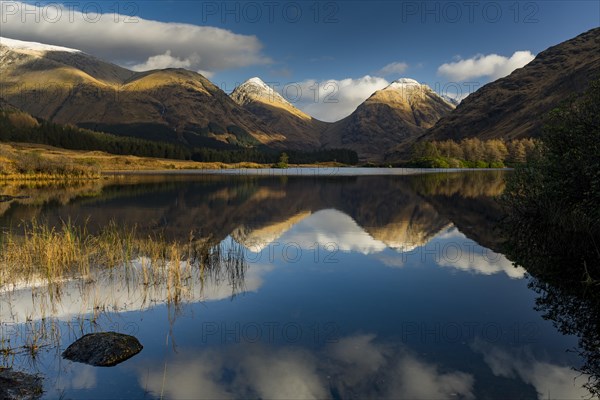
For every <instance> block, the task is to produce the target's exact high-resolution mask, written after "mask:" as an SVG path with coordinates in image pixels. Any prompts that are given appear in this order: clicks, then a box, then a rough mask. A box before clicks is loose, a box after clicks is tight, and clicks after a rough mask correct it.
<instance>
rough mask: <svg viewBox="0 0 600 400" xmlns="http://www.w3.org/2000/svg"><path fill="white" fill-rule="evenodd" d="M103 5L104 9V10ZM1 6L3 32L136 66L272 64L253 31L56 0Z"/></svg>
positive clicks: (214, 68)
mask: <svg viewBox="0 0 600 400" xmlns="http://www.w3.org/2000/svg"><path fill="white" fill-rule="evenodd" d="M94 4H96V5H97V6H98V7H102V5H103V4H104V3H94ZM105 8H106V9H105V10H102V11H104V12H108V11H109V9H108V6H106V7H105ZM0 10H2V19H3V20H2V35H3V36H6V37H9V38H13V39H20V40H27V41H36V42H41V43H48V42H51V43H48V44H57V45H62V46H68V47H73V48H76V49H79V50H82V51H84V52H86V53H89V54H92V55H94V56H96V57H99V58H101V59H105V60H109V61H112V62H115V63H118V64H120V65H123V66H126V67H135V68H136V69H138V70H142V69H149V68H165V67H184V68H188V69H192V70H195V71H205V72H206V71H211V72H215V71H219V70H223V69H227V68H237V67H245V66H250V65H262V64H268V63H270V59H269V58H267V57H265V56H264V55H263V54H262V53H261V49H262V44H261V43H260V41H259V40H258V38H257V37H256V36H253V35H240V34H235V33H233V32H231V31H229V30H225V29H221V28H215V27H210V26H198V25H191V24H182V23H166V22H159V21H152V20H147V19H143V18H140V17H135V19H134V20H133V21H131V22H129V23H128V22H125V18H127V17H126V16H123V15H118V14H112V13H106V14H97V15H93V14H90V13H88V14H83V13H81V12H78V11H74V10H73V9H72V6H68V7H67V6H64V5H60V4H58V3H52V6H51V8H50V7H47V8H41V7H38V6H35V5H33V4H25V3H21V2H14V1H0Z"/></svg>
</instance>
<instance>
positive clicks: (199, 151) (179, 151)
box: [0, 110, 358, 164]
mask: <svg viewBox="0 0 600 400" xmlns="http://www.w3.org/2000/svg"><path fill="white" fill-rule="evenodd" d="M0 142H22V143H37V144H46V145H50V146H56V147H61V148H64V149H69V150H98V151H104V152H107V153H111V154H117V155H134V156H140V157H155V158H168V159H175V160H193V161H198V162H225V163H236V162H243V161H248V162H256V163H262V164H273V163H276V162H277V161H278V160H279V157H280V156H281V153H282V150H274V149H270V148H267V147H264V146H261V147H255V148H252V147H237V146H229V148H228V149H214V148H209V147H190V146H187V145H185V144H183V143H182V144H174V143H167V142H160V141H152V140H144V139H140V138H134V137H128V136H117V135H113V134H109V133H102V132H95V131H91V130H88V129H82V128H79V127H76V126H73V125H61V124H56V123H53V122H48V121H43V120H38V119H36V118H33V117H32V116H30V115H29V114H26V113H22V112H19V111H6V110H4V111H3V110H0ZM285 152H286V153H287V154H288V156H289V162H290V163H294V164H305V163H306V164H308V163H316V162H328V161H337V162H340V163H343V164H356V163H358V156H357V154H356V152H355V151H352V150H347V149H327V150H316V151H295V150H285Z"/></svg>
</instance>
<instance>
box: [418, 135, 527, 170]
mask: <svg viewBox="0 0 600 400" xmlns="http://www.w3.org/2000/svg"><path fill="white" fill-rule="evenodd" d="M535 146H536V141H535V140H533V139H515V140H511V141H508V142H505V141H504V140H502V139H492V140H480V139H478V138H469V139H463V140H461V141H460V142H455V141H453V140H445V141H441V142H438V141H430V142H427V141H426V142H419V143H416V144H415V145H414V146H413V154H412V159H411V161H410V165H411V166H413V167H422V168H504V167H506V166H515V165H518V164H522V163H524V162H525V161H526V160H527V158H528V157H529V156H530V155H531V154H532V152H533V151H534V149H535Z"/></svg>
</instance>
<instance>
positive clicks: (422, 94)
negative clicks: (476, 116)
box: [323, 78, 454, 161]
mask: <svg viewBox="0 0 600 400" xmlns="http://www.w3.org/2000/svg"><path fill="white" fill-rule="evenodd" d="M453 109H454V105H453V104H451V103H450V102H448V101H446V100H444V99H443V98H442V97H440V96H439V95H438V94H436V93H435V92H434V91H433V90H432V89H431V88H430V87H429V86H427V85H422V84H420V83H419V82H417V81H415V80H413V79H409V78H402V79H398V80H396V81H394V82H392V83H391V84H390V85H389V86H387V87H386V88H384V89H382V90H378V91H376V92H375V93H373V94H372V95H371V97H369V98H368V99H367V100H365V101H364V102H363V103H362V104H361V105H359V106H358V107H357V109H356V110H355V111H354V112H353V113H352V114H350V115H349V116H348V117H346V118H344V119H342V120H341V121H338V122H336V123H335V124H333V126H332V127H331V128H329V129H328V130H327V131H326V132H325V134H324V136H323V144H324V145H325V146H326V147H330V148H334V147H338V148H349V149H352V150H355V151H356V152H357V153H358V154H359V157H360V158H361V159H364V160H373V161H381V160H383V158H384V154H385V152H386V151H387V150H388V149H391V148H393V147H394V146H396V145H398V144H399V143H402V142H405V141H411V140H414V139H415V138H416V137H417V136H419V135H421V134H423V133H424V132H425V131H426V129H428V128H431V127H432V126H433V125H434V124H435V123H436V122H437V121H438V120H439V119H440V118H441V117H443V116H444V115H446V114H448V113H449V112H450V111H452V110H453Z"/></svg>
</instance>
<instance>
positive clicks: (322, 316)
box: [0, 172, 590, 399]
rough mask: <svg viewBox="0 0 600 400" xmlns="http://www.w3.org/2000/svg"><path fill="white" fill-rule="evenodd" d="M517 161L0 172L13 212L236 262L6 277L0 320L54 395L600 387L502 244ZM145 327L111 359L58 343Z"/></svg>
mask: <svg viewBox="0 0 600 400" xmlns="http://www.w3.org/2000/svg"><path fill="white" fill-rule="evenodd" d="M504 177H505V175H504V173H501V172H468V173H456V172H455V173H446V174H427V175H414V176H337V175H336V174H329V175H325V176H247V175H246V176H244V175H243V174H237V175H236V174H233V175H226V176H225V175H211V176H199V175H194V176H144V177H134V176H130V177H121V178H110V179H106V180H104V181H103V182H96V183H90V184H83V185H80V186H77V187H49V188H27V187H9V186H4V187H1V188H0V193H4V194H13V195H25V196H28V197H27V198H22V199H16V200H13V201H11V202H5V203H0V213H1V216H0V226H2V227H3V229H4V230H6V229H11V227H14V226H17V225H18V224H19V223H20V221H23V220H25V221H26V220H29V219H31V218H33V217H35V218H37V219H38V220H40V221H45V223H47V224H50V225H56V224H58V223H59V221H61V220H63V221H66V220H70V221H73V223H75V224H81V225H83V224H85V225H86V226H87V227H88V229H89V230H90V231H92V232H94V231H97V230H100V229H101V228H102V227H103V226H105V225H106V224H108V223H110V221H116V222H117V223H119V224H123V225H126V226H136V232H137V233H138V234H139V235H142V236H143V235H149V234H155V233H156V232H160V234H161V235H162V236H164V238H165V240H181V241H189V240H192V241H198V240H202V241H205V242H207V243H210V244H211V245H213V246H217V247H218V248H219V249H220V251H221V252H222V253H223V254H228V255H229V256H230V258H235V262H234V263H229V264H228V266H225V267H223V268H222V269H220V270H216V271H212V272H210V273H203V272H201V271H198V270H195V271H191V272H190V274H189V277H188V279H186V281H185V283H184V284H183V287H181V288H179V290H180V292H179V293H178V296H177V297H176V298H174V297H173V296H172V293H170V290H171V288H170V287H169V286H168V285H167V284H166V283H165V282H156V283H155V284H152V285H147V284H144V283H143V282H142V280H141V279H138V278H136V277H138V275H136V268H137V267H138V266H139V265H138V264H139V263H140V262H142V261H141V260H136V261H135V262H134V263H132V265H130V266H128V267H127V268H122V269H119V268H115V269H113V270H110V271H106V270H104V271H95V272H93V273H92V275H91V276H87V277H82V278H81V279H77V277H75V278H70V279H67V280H65V281H64V282H62V283H61V284H60V285H58V286H56V285H51V286H50V287H49V286H47V285H46V284H45V283H44V282H43V280H41V281H23V282H13V283H12V284H10V285H9V284H7V283H6V282H5V283H4V284H3V286H2V287H1V288H0V316H1V317H0V320H1V321H2V327H1V329H2V332H1V335H2V338H3V339H10V340H11V345H13V346H18V345H20V344H26V343H29V342H31V341H33V340H36V343H39V344H40V350H39V352H38V353H37V354H36V355H35V357H33V358H32V357H31V356H30V355H28V354H23V353H17V354H14V355H11V356H10V357H4V358H3V360H2V363H3V365H5V366H12V367H13V368H15V369H17V370H24V371H30V372H36V373H40V374H41V375H42V376H43V377H44V387H45V394H44V396H45V397H47V398H57V397H61V398H82V399H83V398H173V399H192V398H193V399H196V398H211V399H212V398H277V399H280V398H295V399H297V398H366V397H369V398H409V399H445V398H458V399H461V398H465V399H473V398H478V399H479V398H489V399H494V398H503V399H507V398H522V399H548V398H551V399H565V398H568V399H576V398H582V397H589V395H590V394H589V392H588V391H586V390H585V389H583V388H582V385H583V384H584V383H585V382H586V380H587V377H586V375H581V374H580V373H579V372H576V371H575V370H574V369H573V368H574V367H578V366H579V365H580V364H581V362H582V360H580V359H579V358H578V356H577V354H576V353H574V352H567V351H566V350H567V349H573V348H576V347H577V340H576V338H575V337H573V336H563V335H561V334H560V333H558V332H557V330H556V329H555V328H554V326H553V324H552V321H548V320H545V319H544V318H542V316H541V314H540V313H539V312H537V311H535V302H536V296H537V294H536V293H535V292H534V291H533V290H531V289H530V288H528V282H529V279H530V278H529V277H528V275H527V273H526V270H525V269H523V268H521V267H515V266H513V265H512V263H511V262H510V261H509V260H508V259H507V258H506V257H505V256H504V255H502V243H503V240H502V237H501V235H500V233H499V230H498V222H499V219H500V218H501V214H502V213H501V208H500V207H499V205H498V204H497V202H496V200H495V197H496V196H498V195H500V194H501V193H502V191H503V189H504ZM109 330H112V331H118V332H123V333H129V334H132V335H134V336H136V337H137V338H138V339H139V340H140V342H141V343H142V344H143V346H144V349H143V351H142V352H141V353H140V354H138V355H137V356H135V357H133V358H131V359H129V360H127V361H125V362H123V363H122V364H119V365H118V366H115V367H111V368H98V367H92V366H87V365H84V364H78V363H72V362H70V361H66V360H63V359H61V357H60V353H61V352H62V351H63V350H64V349H65V348H66V347H67V346H68V345H69V344H70V343H72V342H73V341H74V340H76V339H77V338H78V337H81V336H82V334H85V333H89V332H97V331H109Z"/></svg>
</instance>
